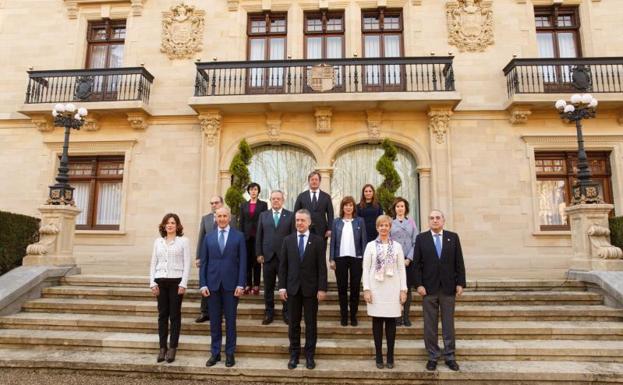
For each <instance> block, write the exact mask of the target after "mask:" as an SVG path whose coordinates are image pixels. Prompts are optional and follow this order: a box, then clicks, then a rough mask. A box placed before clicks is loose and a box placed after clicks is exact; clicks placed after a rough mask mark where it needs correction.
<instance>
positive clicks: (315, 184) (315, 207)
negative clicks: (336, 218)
mask: <svg viewBox="0 0 623 385" xmlns="http://www.w3.org/2000/svg"><path fill="white" fill-rule="evenodd" d="M320 179H321V177H320V173H319V172H318V171H312V172H311V173H309V175H308V176H307V183H308V184H309V190H305V191H303V192H302V193H300V194H299V196H298V197H297V198H296V202H294V212H297V211H299V210H300V209H306V210H307V211H309V212H310V213H311V221H312V224H311V226H310V228H309V230H310V231H311V232H312V233H313V234H316V235H319V236H321V237H324V238H325V239H327V238H329V237H330V236H331V228H330V227H329V226H331V224H333V202H331V196H330V195H329V194H327V193H326V192H324V191H320Z"/></svg>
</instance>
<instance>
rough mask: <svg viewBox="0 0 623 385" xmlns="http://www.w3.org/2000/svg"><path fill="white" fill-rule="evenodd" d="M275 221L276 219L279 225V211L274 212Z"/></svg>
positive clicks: (276, 224)
mask: <svg viewBox="0 0 623 385" xmlns="http://www.w3.org/2000/svg"><path fill="white" fill-rule="evenodd" d="M273 221H275V227H277V226H279V211H275V212H274V213H273Z"/></svg>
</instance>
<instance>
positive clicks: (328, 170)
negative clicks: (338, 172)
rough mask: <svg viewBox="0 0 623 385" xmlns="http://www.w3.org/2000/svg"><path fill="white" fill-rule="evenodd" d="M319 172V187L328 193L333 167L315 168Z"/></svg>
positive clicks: (329, 192)
mask: <svg viewBox="0 0 623 385" xmlns="http://www.w3.org/2000/svg"><path fill="white" fill-rule="evenodd" d="M317 170H318V172H319V173H320V176H321V180H320V189H321V190H322V191H324V192H326V193H328V194H329V195H330V194H331V176H332V175H333V167H325V168H317Z"/></svg>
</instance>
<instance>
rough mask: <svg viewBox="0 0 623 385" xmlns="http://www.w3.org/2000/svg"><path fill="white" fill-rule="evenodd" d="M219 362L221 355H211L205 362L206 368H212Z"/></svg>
mask: <svg viewBox="0 0 623 385" xmlns="http://www.w3.org/2000/svg"><path fill="white" fill-rule="evenodd" d="M220 360H221V355H220V354H217V355H214V354H213V355H211V356H210V358H209V359H208V361H207V362H206V366H214V365H216V363H217V362H219V361H220Z"/></svg>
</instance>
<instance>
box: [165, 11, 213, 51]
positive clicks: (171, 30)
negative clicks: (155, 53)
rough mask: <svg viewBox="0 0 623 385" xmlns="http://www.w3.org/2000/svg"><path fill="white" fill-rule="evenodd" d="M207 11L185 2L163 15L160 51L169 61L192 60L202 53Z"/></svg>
mask: <svg viewBox="0 0 623 385" xmlns="http://www.w3.org/2000/svg"><path fill="white" fill-rule="evenodd" d="M204 15H205V11H200V10H196V9H195V7H194V6H192V5H186V4H184V3H183V2H182V3H180V4H178V5H174V6H172V7H171V8H170V10H169V11H167V12H163V13H162V42H161V45H160V51H161V52H164V53H166V54H167V56H168V57H169V59H172V60H173V59H192V58H193V57H194V54H195V53H197V52H199V51H201V49H202V42H203V27H204Z"/></svg>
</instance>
